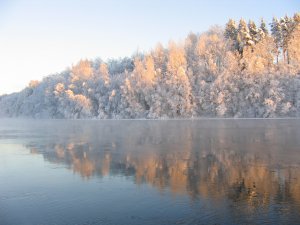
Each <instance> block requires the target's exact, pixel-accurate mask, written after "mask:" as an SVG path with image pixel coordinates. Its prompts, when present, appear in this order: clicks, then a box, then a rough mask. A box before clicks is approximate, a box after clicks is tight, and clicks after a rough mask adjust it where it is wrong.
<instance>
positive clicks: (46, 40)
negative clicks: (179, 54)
mask: <svg viewBox="0 0 300 225" xmlns="http://www.w3.org/2000/svg"><path fill="white" fill-rule="evenodd" d="M299 9H300V0H240V1H238V0H226V1H225V0H209V1H204V0H181V1H179V0H177V1H175V0H148V1H146V0H139V1H138V0H107V1H104V0H98V1H96V0H48V1H46V0H0V94H3V93H10V92H14V91H19V90H21V89H22V88H24V87H25V86H26V85H27V84H28V83H29V81H30V80H33V79H38V80H40V79H42V78H43V77H44V76H47V75H49V74H51V73H55V72H60V71H62V70H64V69H65V68H66V67H68V66H71V64H72V63H76V62H77V61H78V60H80V59H81V58H89V59H93V58H96V57H101V58H102V59H107V58H116V57H122V56H130V55H131V54H132V53H134V52H135V51H137V50H138V49H139V50H140V51H147V50H149V49H151V48H153V47H155V45H156V44H157V43H158V42H161V43H162V44H164V45H165V44H167V43H168V41H169V40H170V39H172V40H175V41H180V40H183V39H184V38H185V36H186V35H187V34H188V33H189V32H190V31H193V32H196V33H198V32H203V31H205V30H207V29H208V28H209V27H210V26H211V25H215V24H218V25H224V24H225V23H226V22H227V21H228V19H229V18H234V19H236V20H238V19H239V18H241V17H243V18H245V19H246V20H248V19H254V20H255V21H258V20H259V19H260V18H261V17H264V18H265V19H266V20H267V22H270V21H271V19H272V17H273V16H277V17H280V16H284V15H285V14H287V15H290V16H291V15H293V14H294V13H295V12H299V11H300V10H299Z"/></svg>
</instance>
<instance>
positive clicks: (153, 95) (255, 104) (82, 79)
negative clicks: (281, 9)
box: [0, 13, 300, 119]
mask: <svg viewBox="0 0 300 225" xmlns="http://www.w3.org/2000/svg"><path fill="white" fill-rule="evenodd" d="M0 115H1V116H6V117H34V118H99V119H107V118H116V119H120V118H197V117H296V116H299V115H300V14H299V13H296V14H295V15H294V16H293V17H288V16H285V17H283V18H280V19H277V18H274V19H273V21H272V22H271V23H270V29H268V26H267V24H266V23H265V21H264V20H261V22H260V23H259V24H256V23H255V22H253V21H249V22H246V21H245V20H243V19H241V20H240V21H238V22H236V21H234V20H232V19H230V20H229V21H228V23H227V24H226V26H225V28H224V29H223V28H220V27H212V28H211V29H210V30H209V31H207V32H205V33H202V34H194V33H190V34H189V35H188V37H187V38H186V39H185V41H184V42H183V43H175V42H170V43H169V45H168V47H167V48H165V47H163V46H162V45H161V44H158V45H157V46H156V48H155V49H153V50H152V51H150V52H148V53H145V54H140V53H137V54H135V55H134V56H132V57H130V58H124V59H119V60H109V61H108V62H104V61H102V60H101V59H96V60H93V61H91V60H81V61H80V62H79V63H78V64H76V65H74V66H72V67H71V68H70V69H67V70H65V71H63V72H61V73H59V74H55V75H52V76H48V77H46V78H44V79H43V80H42V81H40V82H39V81H31V82H30V84H29V85H28V87H26V88H25V89H24V90H23V91H21V92H19V93H14V94H10V95H3V96H1V97H0Z"/></svg>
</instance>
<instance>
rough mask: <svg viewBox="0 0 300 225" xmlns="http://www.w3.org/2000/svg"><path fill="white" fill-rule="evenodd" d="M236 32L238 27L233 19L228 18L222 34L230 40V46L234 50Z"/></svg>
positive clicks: (235, 46) (236, 45) (236, 47)
mask: <svg viewBox="0 0 300 225" xmlns="http://www.w3.org/2000/svg"><path fill="white" fill-rule="evenodd" d="M237 33H238V29H237V25H236V23H235V21H234V20H233V19H229V21H228V23H227V24H226V27H225V32H224V36H225V38H226V39H227V40H230V41H232V47H233V49H234V50H238V44H237Z"/></svg>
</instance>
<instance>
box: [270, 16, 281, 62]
mask: <svg viewBox="0 0 300 225" xmlns="http://www.w3.org/2000/svg"><path fill="white" fill-rule="evenodd" d="M270 25H271V34H272V36H273V39H274V42H275V45H276V49H277V52H276V61H277V64H278V61H279V54H280V49H281V47H282V29H281V24H280V22H279V20H278V19H277V18H276V17H274V18H273V21H272V23H271V24H270Z"/></svg>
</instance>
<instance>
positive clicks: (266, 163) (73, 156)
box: [28, 122, 300, 210]
mask: <svg viewBox="0 0 300 225" xmlns="http://www.w3.org/2000/svg"><path fill="white" fill-rule="evenodd" d="M124 123H125V122H124ZM127 125H128V126H127ZM127 125H126V126H123V127H122V128H120V126H119V125H107V126H106V127H100V128H97V131H98V132H93V131H89V132H84V133H85V134H88V135H82V134H77V135H75V137H74V134H72V135H65V136H63V138H62V139H61V140H50V141H48V142H46V143H45V142H43V143H42V142H40V143H39V142H35V143H31V144H29V145H28V147H29V148H30V149H31V150H32V153H37V152H38V153H40V154H43V156H44V158H45V159H46V160H47V161H50V162H52V163H56V164H62V165H66V166H67V167H68V168H70V169H72V170H73V171H74V172H75V173H77V174H80V175H81V176H82V177H83V178H86V179H88V178H91V177H92V176H98V177H103V176H114V175H118V176H120V175H121V176H128V177H131V178H132V179H133V180H134V182H135V183H136V184H137V185H140V184H143V183H146V184H148V185H152V186H153V187H156V188H157V189H158V190H159V191H164V190H169V191H171V192H172V193H173V194H175V195H188V196H190V198H191V199H192V200H195V199H197V198H213V199H224V198H227V199H230V200H231V201H232V202H244V203H246V204H247V205H248V206H252V207H253V208H256V207H258V206H259V207H264V206H265V207H267V206H268V205H270V203H271V201H278V202H284V201H289V202H291V201H292V202H296V203H297V204H298V205H299V204H300V168H299V156H298V154H297V153H298V148H297V146H299V145H298V144H299V140H298V138H297V135H298V134H299V131H298V130H297V128H296V127H297V126H296V127H294V128H293V127H292V128H290V129H291V130H288V131H285V132H288V133H289V136H288V139H289V141H290V144H286V145H285V146H283V144H282V143H286V142H285V140H284V136H283V135H284V132H283V131H282V129H281V126H280V125H278V124H277V125H276V124H275V125H274V124H273V123H270V122H268V123H264V124H263V125H261V126H260V125H259V124H257V125H256V126H257V127H255V129H250V128H251V124H250V123H247V122H246V123H244V124H243V125H241V124H239V123H236V122H212V124H211V126H208V125H207V124H206V123H205V122H203V124H201V125H199V124H198V125H197V124H196V125H195V124H194V125H193V124H189V123H187V122H185V123H184V122H173V123H172V122H165V124H163V125H161V124H160V123H154V124H151V123H146V122H144V124H143V125H141V124H136V123H133V124H130V123H128V124H127ZM140 126H141V127H140ZM117 128H118V134H116V133H115V132H116V129H117ZM252 128H253V127H252ZM91 129H92V128H91ZM93 129H95V128H93ZM98 129H102V130H104V131H105V132H104V131H99V130H98ZM129 130H131V131H132V132H128V131H129ZM292 143H294V144H292ZM240 210H242V209H240ZM248 210H249V208H248Z"/></svg>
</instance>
